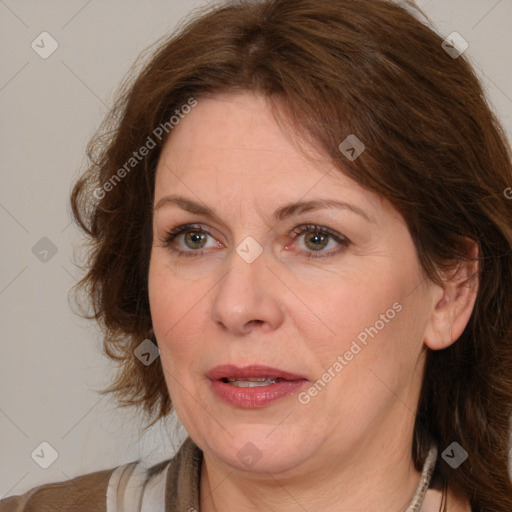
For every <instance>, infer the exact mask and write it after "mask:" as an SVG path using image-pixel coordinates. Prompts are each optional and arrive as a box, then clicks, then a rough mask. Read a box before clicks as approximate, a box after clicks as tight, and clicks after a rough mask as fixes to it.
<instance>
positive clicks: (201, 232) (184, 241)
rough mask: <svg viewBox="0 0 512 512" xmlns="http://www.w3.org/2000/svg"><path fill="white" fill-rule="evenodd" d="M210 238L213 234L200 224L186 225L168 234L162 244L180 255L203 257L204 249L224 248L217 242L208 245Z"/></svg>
mask: <svg viewBox="0 0 512 512" xmlns="http://www.w3.org/2000/svg"><path fill="white" fill-rule="evenodd" d="M208 237H211V234H210V233H209V232H208V231H207V230H206V229H204V228H203V227H202V226H200V225H199V224H186V225H183V226H178V227H176V228H174V229H173V230H171V231H169V232H168V233H166V234H165V236H164V238H163V239H162V242H163V243H164V246H165V247H168V248H169V249H171V250H172V251H174V252H177V253H178V254H179V255H184V256H201V255H202V254H203V253H204V251H203V250H202V249H209V248H211V247H222V244H221V243H220V242H217V241H216V240H213V241H212V242H211V243H210V245H207V243H208ZM176 246H177V247H176Z"/></svg>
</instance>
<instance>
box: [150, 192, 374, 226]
mask: <svg viewBox="0 0 512 512" xmlns="http://www.w3.org/2000/svg"><path fill="white" fill-rule="evenodd" d="M168 205H174V206H177V207H179V208H181V209H182V210H185V211H187V212H190V213H193V214H195V215H203V216H205V217H211V218H214V219H217V220H220V219H219V216H218V215H217V213H216V212H215V210H214V209H212V208H210V207H209V206H207V205H205V204H202V203H198V202H196V201H193V200H191V199H188V198H186V197H183V196H178V195H170V196H166V197H163V198H162V199H160V200H159V201H158V202H157V203H156V204H155V206H154V208H153V212H156V211H157V210H159V209H160V208H163V207H164V206H168ZM323 208H341V209H346V210H349V211H352V212H354V213H356V214H357V215H359V216H361V217H363V218H364V219H365V220H367V221H368V222H371V223H374V222H375V221H374V220H373V219H372V218H370V216H369V215H368V214H367V213H366V212H365V211H364V210H362V209H361V208H359V207H358V206H356V205H353V204H350V203H347V202H345V201H337V200H334V199H313V200H311V201H298V202H295V203H289V204H286V205H284V206H281V207H280V208H278V209H277V210H276V211H275V212H274V214H273V219H274V220H275V221H282V220H283V219H286V218H287V217H291V216H292V215H297V214H300V213H304V212H309V211H313V210H320V209H323Z"/></svg>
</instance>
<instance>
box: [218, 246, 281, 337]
mask: <svg viewBox="0 0 512 512" xmlns="http://www.w3.org/2000/svg"><path fill="white" fill-rule="evenodd" d="M214 290H215V292H214V293H215V297H214V301H213V306H212V319H213V321H214V322H215V323H216V324H217V325H219V326H220V327H221V328H222V329H224V330H225V331H227V332H230V333H232V334H236V335H244V334H248V333H250V332H251V331H252V330H254V329H258V330H260V331H261V332H270V331H272V330H274V329H277V328H278V327H279V326H280V325H281V324H282V322H283V318H284V313H283V303H282V300H280V299H282V298H283V296H282V295H283V290H282V283H280V282H279V280H277V279H276V278H275V276H274V274H273V273H272V271H271V270H270V269H269V268H268V266H267V261H266V259H265V251H264V252H263V253H262V254H260V256H258V258H256V260H254V261H253V262H252V263H247V262H246V261H245V260H244V259H242V258H241V257H240V256H239V254H238V253H237V252H236V251H233V253H232V255H231V257H230V259H229V271H228V272H227V274H226V276H225V277H224V279H222V280H221V281H220V283H219V284H218V286H217V287H215V288H214Z"/></svg>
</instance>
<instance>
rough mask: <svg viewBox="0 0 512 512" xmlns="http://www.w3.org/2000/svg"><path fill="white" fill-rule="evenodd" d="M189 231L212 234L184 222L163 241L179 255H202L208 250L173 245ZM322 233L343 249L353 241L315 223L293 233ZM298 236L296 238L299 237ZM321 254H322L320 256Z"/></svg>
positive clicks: (314, 253)
mask: <svg viewBox="0 0 512 512" xmlns="http://www.w3.org/2000/svg"><path fill="white" fill-rule="evenodd" d="M188 231H201V232H203V233H206V234H207V235H209V236H212V235H211V233H210V232H209V231H208V230H207V229H205V228H204V227H203V226H201V225H199V224H184V225H182V226H178V227H176V228H174V229H172V230H171V231H168V232H167V233H166V234H165V235H164V237H163V239H162V242H163V244H164V247H166V248H168V249H170V250H172V251H173V252H175V253H177V254H178V256H186V257H197V256H202V255H203V254H204V253H205V252H206V251H204V250H197V251H195V250H190V251H183V250H181V249H176V248H175V247H173V246H172V244H173V242H174V240H175V239H176V238H177V237H178V236H179V235H181V234H183V233H187V232H188ZM310 232H313V233H322V234H324V235H328V236H330V237H331V238H332V239H333V240H335V241H336V242H338V243H339V244H340V245H341V246H342V247H343V249H346V248H347V247H349V246H350V245H351V242H350V240H349V239H348V238H346V237H344V236H343V235H339V234H338V233H336V232H335V231H333V230H331V229H329V228H327V227H325V226H317V225H315V224H303V225H301V226H297V227H296V228H294V229H293V230H292V233H294V234H295V235H297V237H299V236H301V235H303V234H304V233H310ZM297 237H296V238H297ZM343 249H337V250H331V251H304V250H301V251H300V252H302V253H306V254H307V257H308V258H326V257H329V256H334V255H335V254H337V253H339V252H341V251H342V250H343ZM320 254H321V255H322V256H320Z"/></svg>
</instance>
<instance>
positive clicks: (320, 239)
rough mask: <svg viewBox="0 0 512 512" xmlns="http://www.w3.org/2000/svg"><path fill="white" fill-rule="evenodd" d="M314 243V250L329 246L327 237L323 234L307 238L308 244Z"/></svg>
mask: <svg viewBox="0 0 512 512" xmlns="http://www.w3.org/2000/svg"><path fill="white" fill-rule="evenodd" d="M308 241H309V242H313V244H314V245H313V249H315V250H318V249H323V248H324V247H325V246H326V245H327V235H324V234H323V233H314V234H313V235H312V236H310V237H309V236H306V244H308Z"/></svg>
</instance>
